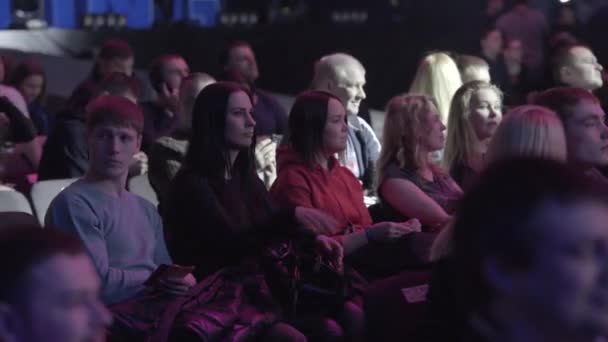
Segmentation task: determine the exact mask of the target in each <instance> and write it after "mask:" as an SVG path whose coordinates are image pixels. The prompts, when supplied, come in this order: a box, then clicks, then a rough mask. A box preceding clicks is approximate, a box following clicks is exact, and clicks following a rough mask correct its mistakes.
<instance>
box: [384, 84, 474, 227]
mask: <svg viewBox="0 0 608 342" xmlns="http://www.w3.org/2000/svg"><path fill="white" fill-rule="evenodd" d="M444 131H445V125H444V124H443V123H442V122H441V120H440V115H439V111H438V110H437V106H436V104H435V101H434V99H432V98H431V97H428V96H425V95H407V94H406V95H400V96H396V97H394V98H393V99H391V100H390V102H389V103H388V106H387V110H386V121H385V124H384V136H383V144H382V146H383V147H382V153H381V155H380V159H379V161H378V184H379V186H378V195H379V196H380V199H381V200H382V204H383V206H384V209H385V210H388V211H389V212H390V213H391V214H393V213H395V212H396V213H398V214H400V215H401V216H403V217H405V218H417V219H418V220H419V221H420V223H421V224H422V226H423V229H424V230H426V231H434V230H436V229H438V228H442V227H443V226H444V225H445V224H446V223H448V222H449V221H450V220H451V216H452V214H453V213H454V210H455V204H456V202H457V201H458V200H459V199H460V197H461V196H462V190H460V187H459V186H458V185H457V184H456V183H455V182H454V180H452V178H451V177H450V175H449V174H448V173H447V172H445V171H444V170H443V169H442V168H441V167H440V166H438V165H436V164H434V163H433V162H432V155H433V154H434V153H436V152H437V151H439V150H441V149H442V148H443V146H444V141H445V136H444Z"/></svg>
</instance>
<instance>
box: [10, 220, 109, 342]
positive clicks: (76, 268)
mask: <svg viewBox="0 0 608 342" xmlns="http://www.w3.org/2000/svg"><path fill="white" fill-rule="evenodd" d="M0 275H1V276H0V277H1V278H2V285H1V286H0V340H2V341H7V342H8V341H16V342H20V341H66V342H67V341H72V342H76V341H105V329H106V327H107V326H109V324H110V323H111V321H112V317H111V315H110V313H109V312H108V310H107V309H106V308H105V307H104V305H103V303H102V302H101V301H100V300H99V286H100V285H99V277H98V275H97V273H96V271H95V268H94V267H93V265H92V264H91V261H90V259H89V257H88V256H87V255H86V252H85V250H84V248H83V247H82V244H81V243H80V242H79V241H78V240H77V239H74V238H72V237H69V236H65V235H63V234H60V233H59V232H57V231H55V230H53V229H41V228H40V227H39V226H37V225H26V226H20V227H13V228H11V227H5V229H4V230H3V231H2V232H0Z"/></svg>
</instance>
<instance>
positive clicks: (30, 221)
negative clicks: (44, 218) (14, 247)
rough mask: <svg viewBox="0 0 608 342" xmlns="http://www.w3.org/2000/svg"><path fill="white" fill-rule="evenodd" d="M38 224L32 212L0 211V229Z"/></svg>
mask: <svg viewBox="0 0 608 342" xmlns="http://www.w3.org/2000/svg"><path fill="white" fill-rule="evenodd" d="M38 225H39V224H38V220H37V219H36V218H35V217H34V216H32V214H28V213H24V212H18V211H5V212H1V213H0V230H3V229H7V228H11V229H15V228H22V227H32V226H38ZM41 228H42V227H41Z"/></svg>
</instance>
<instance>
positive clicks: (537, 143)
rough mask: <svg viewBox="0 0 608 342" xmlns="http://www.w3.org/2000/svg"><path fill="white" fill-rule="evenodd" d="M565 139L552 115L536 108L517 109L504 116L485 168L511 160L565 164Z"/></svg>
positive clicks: (557, 118)
mask: <svg viewBox="0 0 608 342" xmlns="http://www.w3.org/2000/svg"><path fill="white" fill-rule="evenodd" d="M566 154H567V152H566V135H565V133H564V126H563V124H562V122H561V120H560V119H559V117H558V116H557V114H555V112H553V111H552V110H549V109H547V108H544V107H540V106H531V105H526V106H519V107H515V108H513V109H512V110H511V111H509V113H508V114H507V115H506V116H505V118H504V120H503V121H502V122H501V123H500V125H499V126H498V129H496V133H494V136H493V137H492V140H491V141H490V146H489V147H488V153H487V154H486V164H487V165H490V164H492V163H496V162H500V161H503V160H507V159H512V158H515V157H538V158H542V159H552V160H557V161H561V162H566Z"/></svg>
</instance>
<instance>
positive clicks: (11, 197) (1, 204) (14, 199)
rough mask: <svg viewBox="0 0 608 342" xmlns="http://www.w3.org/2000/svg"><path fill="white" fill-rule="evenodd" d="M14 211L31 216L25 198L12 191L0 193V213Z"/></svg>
mask: <svg viewBox="0 0 608 342" xmlns="http://www.w3.org/2000/svg"><path fill="white" fill-rule="evenodd" d="M7 211H16V212H22V213H28V214H30V215H31V214H32V207H31V206H30V202H28V200H27V198H26V197H25V196H24V195H23V194H22V193H20V192H18V191H14V190H2V191H0V212H7Z"/></svg>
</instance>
